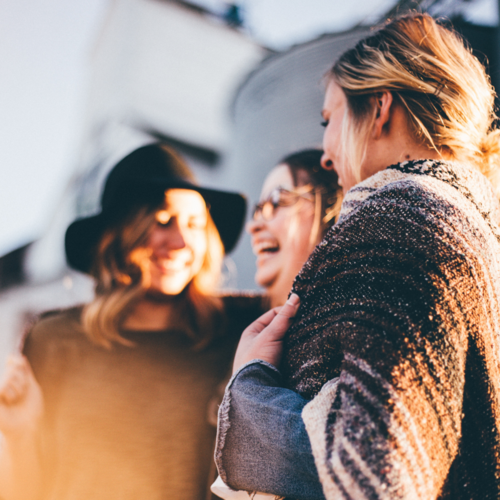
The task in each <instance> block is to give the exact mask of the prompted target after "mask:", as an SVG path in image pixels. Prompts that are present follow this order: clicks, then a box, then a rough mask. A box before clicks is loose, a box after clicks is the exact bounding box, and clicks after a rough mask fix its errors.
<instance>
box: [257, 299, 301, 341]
mask: <svg viewBox="0 0 500 500" xmlns="http://www.w3.org/2000/svg"><path fill="white" fill-rule="evenodd" d="M299 306H300V299H299V296H298V295H296V294H295V293H293V294H292V295H290V298H289V299H288V300H287V301H286V302H285V305H284V306H283V307H282V308H281V309H280V310H279V311H277V313H276V315H275V316H274V318H273V319H272V321H271V322H270V323H269V325H268V326H267V327H266V328H265V330H262V335H263V336H265V337H266V340H268V341H271V342H275V341H279V340H281V339H282V338H283V337H284V336H285V333H286V332H287V330H288V328H289V327H290V324H291V320H292V319H293V318H294V317H295V315H296V314H297V311H298V309H299Z"/></svg>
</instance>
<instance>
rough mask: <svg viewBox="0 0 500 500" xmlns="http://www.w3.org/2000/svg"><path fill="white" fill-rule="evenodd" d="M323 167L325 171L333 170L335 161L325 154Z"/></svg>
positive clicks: (322, 161) (322, 162)
mask: <svg viewBox="0 0 500 500" xmlns="http://www.w3.org/2000/svg"><path fill="white" fill-rule="evenodd" d="M321 166H322V167H323V168H324V169H325V170H333V161H332V160H330V158H328V155H327V154H326V153H323V156H322V157H321Z"/></svg>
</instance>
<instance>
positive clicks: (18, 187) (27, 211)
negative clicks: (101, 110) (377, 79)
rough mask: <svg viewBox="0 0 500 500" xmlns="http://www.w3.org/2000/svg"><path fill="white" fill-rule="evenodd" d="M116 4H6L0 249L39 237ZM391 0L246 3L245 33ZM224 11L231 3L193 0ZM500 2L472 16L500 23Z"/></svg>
mask: <svg viewBox="0 0 500 500" xmlns="http://www.w3.org/2000/svg"><path fill="white" fill-rule="evenodd" d="M111 1H112V0H23V1H19V0H0V67H1V71H0V75H1V77H0V255H2V254H4V253H6V252H8V251H10V250H12V249H14V248H16V247H18V246H20V245H22V244H24V243H26V242H28V241H30V240H32V239H34V238H36V237H38V236H39V235H41V234H42V233H43V231H44V228H45V227H46V226H47V224H48V223H49V221H50V219H51V217H52V214H53V213H54V212H55V211H56V210H57V206H58V200H59V199H60V196H61V193H62V191H63V189H64V187H65V185H66V182H67V180H68V178H69V176H70V175H71V171H72V168H73V165H74V162H75V155H76V154H77V153H78V150H79V145H80V142H79V141H80V135H79V132H80V124H81V122H82V119H83V116H84V103H85V95H86V82H87V77H88V69H89V58H90V54H91V50H92V47H93V43H94V41H95V39H96V37H97V35H98V33H99V29H100V27H101V25H102V22H103V19H104V15H105V13H106V9H107V7H108V5H109V3H110V2H111ZM393 2H394V0H349V1H346V0H243V1H242V2H241V4H242V5H243V7H244V14H245V18H246V25H247V32H248V33H249V35H251V36H253V37H254V38H256V39H257V40H258V41H259V42H260V43H262V44H264V45H266V46H268V47H272V48H274V49H276V50H280V49H285V48H287V47H289V46H290V45H292V44H294V43H300V42H303V41H306V40H309V39H312V38H314V37H315V36H318V35H320V34H322V33H325V32H332V31H337V30H344V29H348V28H350V27H351V26H353V25H354V24H356V23H358V22H360V21H363V20H366V21H368V20H370V19H371V17H370V16H373V14H374V13H377V12H384V11H385V10H387V9H388V8H389V7H390V6H391V5H392V4H393ZM193 3H198V4H202V5H205V6H207V7H209V8H211V9H212V10H213V11H220V10H221V9H222V8H224V6H225V4H226V2H225V1H224V0H193ZM496 5H497V2H496V1H495V0H475V2H473V6H474V9H473V12H474V14H472V15H471V20H475V21H476V22H478V23H480V24H489V25H492V24H493V25H494V24H496V22H497V11H496Z"/></svg>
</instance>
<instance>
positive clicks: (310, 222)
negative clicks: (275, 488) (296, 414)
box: [212, 149, 342, 500]
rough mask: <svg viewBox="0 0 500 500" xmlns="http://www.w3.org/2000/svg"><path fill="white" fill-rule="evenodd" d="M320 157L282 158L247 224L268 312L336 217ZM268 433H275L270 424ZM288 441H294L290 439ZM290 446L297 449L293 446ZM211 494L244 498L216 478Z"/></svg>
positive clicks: (332, 186)
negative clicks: (267, 302)
mask: <svg viewBox="0 0 500 500" xmlns="http://www.w3.org/2000/svg"><path fill="white" fill-rule="evenodd" d="M322 155H323V151H322V150H320V149H307V150H303V151H299V152H297V153H294V154H291V155H289V156H287V157H285V158H283V159H282V160H281V161H280V162H279V163H278V165H277V166H276V167H274V168H273V169H272V170H271V172H270V173H269V174H268V176H267V177H266V179H265V181H264V185H263V186H262V193H261V197H260V202H259V203H257V204H256V205H255V207H254V210H253V217H252V220H251V221H250V222H249V223H248V224H247V231H248V232H249V233H250V234H251V236H252V248H253V251H254V253H255V255H256V256H257V273H256V275H255V281H256V282H257V283H258V284H259V285H260V286H262V287H263V288H264V289H265V294H266V296H267V298H268V299H269V304H270V306H271V307H276V306H282V305H283V304H284V303H285V302H286V300H287V297H288V295H289V294H290V290H291V288H292V284H293V281H294V279H295V277H296V276H297V274H298V273H299V271H300V270H301V268H302V266H303V265H304V263H305V262H306V261H307V259H308V257H309V255H310V254H311V252H312V251H313V250H314V248H315V247H316V245H317V244H318V243H319V242H320V241H321V240H322V239H323V236H324V235H325V234H326V232H327V231H328V229H329V228H330V227H331V226H333V224H334V223H335V221H336V219H337V216H338V214H339V212H340V206H341V204H342V188H341V187H340V186H339V184H338V178H337V175H336V174H335V173H333V175H332V172H326V171H325V170H324V169H323V168H322V167H321V158H322ZM260 410H261V409H260V408H259V409H258V413H259V414H258V415H253V414H252V413H251V412H249V413H248V414H247V416H248V420H249V421H251V420H252V418H253V417H254V416H255V418H256V419H261V420H265V418H266V415H265V411H264V412H261V411H260ZM222 418H224V417H222ZM230 419H231V416H229V420H230ZM269 429H270V431H271V432H274V430H273V429H274V425H270V426H269ZM293 440H294V436H290V441H291V442H292V441H293ZM295 444H296V445H297V447H298V448H299V447H300V445H299V443H298V442H297V443H295ZM305 445H306V453H308V454H309V456H310V457H309V458H310V459H309V460H308V462H307V464H304V467H303V469H304V473H305V474H306V475H307V477H308V478H309V481H312V482H313V484H315V485H316V486H317V488H316V489H317V490H319V491H320V494H321V486H320V484H319V478H318V477H317V473H316V469H315V467H314V463H313V460H312V455H311V453H310V450H309V448H308V443H305ZM235 451H236V452H237V453H239V452H240V451H241V450H235ZM226 454H227V453H226ZM219 458H220V457H219ZM219 463H220V462H219ZM221 471H222V473H223V469H221ZM212 491H213V492H214V493H216V494H217V495H218V496H220V497H221V498H224V499H227V500H238V499H239V498H243V499H245V498H249V495H247V493H246V492H244V491H234V490H232V489H230V488H228V487H227V485H225V484H224V482H223V481H222V479H221V478H218V479H217V481H216V483H215V484H214V485H213V486H212ZM252 498H254V499H255V500H260V498H266V495H264V496H262V494H260V493H255V492H254V494H253V496H252Z"/></svg>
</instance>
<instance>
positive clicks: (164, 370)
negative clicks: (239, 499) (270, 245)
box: [0, 144, 262, 500]
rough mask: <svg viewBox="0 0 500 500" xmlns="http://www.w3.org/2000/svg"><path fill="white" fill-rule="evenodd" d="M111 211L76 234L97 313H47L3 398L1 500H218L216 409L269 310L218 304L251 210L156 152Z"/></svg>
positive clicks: (118, 177)
mask: <svg viewBox="0 0 500 500" xmlns="http://www.w3.org/2000/svg"><path fill="white" fill-rule="evenodd" d="M101 205H102V210H101V212H100V213H99V214H97V215H95V216H93V217H87V218H85V219H80V220H77V221H75V222H74V223H73V224H71V226H70V227H69V228H68V230H67V232H66V255H67V258H68V262H69V264H70V265H71V266H72V267H73V268H75V269H77V270H79V271H82V272H86V273H89V274H91V275H92V276H93V277H94V278H95V280H96V293H95V298H94V300H93V301H92V302H91V303H90V304H87V305H85V306H83V307H77V308H73V309H69V310H65V311H58V312H52V313H48V314H45V315H44V316H43V317H42V318H41V319H40V320H39V321H38V322H37V323H36V324H35V325H34V327H33V328H32V330H31V332H30V333H29V335H28V337H27V338H26V342H25V346H24V356H25V357H17V358H15V359H13V360H12V361H11V364H10V370H9V373H8V376H7V380H6V381H4V383H3V386H2V388H1V389H0V430H1V432H2V434H3V437H4V444H5V446H4V448H3V450H2V452H3V453H2V455H1V467H0V477H1V481H0V491H1V493H0V495H1V496H2V498H4V499H5V500H11V499H16V500H17V499H19V500H21V499H22V500H32V499H40V500H44V499H49V498H50V499H61V500H68V499H69V498H71V499H82V500H83V499H85V500H87V499H103V500H105V499H106V500H109V499H112V498H116V499H121V500H127V499H130V500H135V499H137V498H147V499H148V500H153V499H158V500H160V499H167V498H175V499H186V500H188V499H189V500H200V499H205V498H208V497H207V494H208V483H209V482H210V481H211V480H212V479H213V474H214V468H213V467H212V463H213V459H212V454H213V445H214V440H215V427H214V426H213V425H212V424H211V423H210V422H209V420H210V412H211V411H212V403H213V398H214V396H215V394H216V392H217V388H218V386H219V384H220V383H221V381H222V380H223V378H224V377H225V376H226V373H227V370H228V369H229V366H230V364H231V361H232V358H233V353H234V349H235V347H236V344H237V342H238V339H239V336H240V334H241V332H242V330H243V328H244V327H245V326H246V325H248V323H249V321H252V320H253V319H255V318H256V317H257V316H258V315H259V314H260V313H261V311H262V308H261V305H260V299H259V298H256V297H235V296H220V295H218V294H217V293H216V287H217V284H218V278H219V273H220V267H221V263H222V258H223V256H224V253H225V252H229V251H231V249H232V248H233V247H234V245H235V244H236V241H237V239H238V236H239V233H240V231H241V228H242V225H243V220H244V215H245V206H246V204H245V200H244V198H243V197H242V196H241V195H239V194H236V193H228V192H222V191H216V190H212V189H205V188H202V187H199V186H198V185H196V184H195V183H194V179H193V176H192V174H191V173H190V171H189V170H188V168H187V166H186V165H185V164H184V162H183V161H182V160H181V159H180V157H178V155H177V154H176V153H175V152H174V151H172V150H171V149H169V148H167V147H165V146H163V145H160V144H152V145H148V146H144V147H142V148H139V149H137V150H135V151H133V152H132V153H131V154H130V155H128V156H127V157H125V158H124V159H123V160H121V161H120V162H119V163H118V164H117V165H116V166H115V167H114V168H113V170H112V171H111V173H110V174H109V176H108V179H107V181H106V185H105V188H104V192H103V195H102V200H101Z"/></svg>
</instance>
